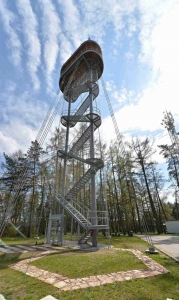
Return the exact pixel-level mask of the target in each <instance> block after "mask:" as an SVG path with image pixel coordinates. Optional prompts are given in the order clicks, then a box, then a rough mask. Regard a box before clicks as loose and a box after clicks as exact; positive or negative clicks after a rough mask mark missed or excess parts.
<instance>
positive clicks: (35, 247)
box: [0, 244, 54, 254]
mask: <svg viewBox="0 0 179 300" xmlns="http://www.w3.org/2000/svg"><path fill="white" fill-rule="evenodd" d="M49 249H54V247H53V246H50V245H40V244H39V245H14V246H8V247H7V248H4V247H2V246H1V247H0V252H3V253H6V254H9V253H15V252H22V253H24V252H28V251H31V252H34V251H48V250H49Z"/></svg>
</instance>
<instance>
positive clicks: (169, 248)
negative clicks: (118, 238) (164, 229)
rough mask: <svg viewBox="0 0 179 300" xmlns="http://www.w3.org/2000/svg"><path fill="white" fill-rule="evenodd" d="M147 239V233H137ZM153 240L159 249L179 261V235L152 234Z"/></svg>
mask: <svg viewBox="0 0 179 300" xmlns="http://www.w3.org/2000/svg"><path fill="white" fill-rule="evenodd" d="M137 236H138V237H140V238H141V239H143V240H144V241H146V237H145V235H137ZM151 238H152V242H153V244H154V246H156V247H157V248H158V249H159V250H161V251H163V252H164V253H166V254H167V255H169V256H170V257H172V258H174V259H175V260H177V261H179V236H174V235H168V234H167V235H151Z"/></svg>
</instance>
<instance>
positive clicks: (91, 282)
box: [11, 248, 169, 291]
mask: <svg viewBox="0 0 179 300" xmlns="http://www.w3.org/2000/svg"><path fill="white" fill-rule="evenodd" d="M111 251H130V252H132V253H133V254H134V255H135V256H136V257H137V258H138V259H140V260H141V261H142V262H143V263H144V264H145V265H146V267H147V268H146V269H141V270H130V271H125V272H117V273H110V274H106V275H97V276H89V277H84V278H75V279H70V278H68V277H66V276H62V275H59V274H56V273H52V272H48V271H44V270H42V269H39V268H37V267H35V266H31V265H29V259H25V260H23V261H20V262H18V263H16V264H14V265H11V268H12V269H14V270H17V271H20V272H23V273H25V274H26V275H29V276H31V277H35V278H37V279H39V280H41V281H43V282H46V283H48V284H52V285H53V286H55V287H56V288H58V289H60V290H61V291H69V290H76V289H84V288H87V287H95V286H101V285H104V284H107V283H114V282H120V281H125V280H132V279H137V278H145V277H151V276H156V275H160V274H165V273H168V272H169V271H168V270H167V269H165V268H164V267H163V266H161V265H160V264H158V263H157V262H155V261H153V260H152V259H151V258H149V257H148V256H146V255H144V254H142V253H141V252H140V251H138V250H132V249H118V248H114V249H111ZM55 252H58V251H56V250H51V251H46V252H43V253H41V254H39V255H38V256H36V257H35V258H32V259H31V261H34V260H37V259H39V258H41V257H42V256H44V255H48V254H51V253H55Z"/></svg>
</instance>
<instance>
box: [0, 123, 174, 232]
mask: <svg viewBox="0 0 179 300" xmlns="http://www.w3.org/2000/svg"><path fill="white" fill-rule="evenodd" d="M81 130H84V128H81ZM95 143H96V146H95V148H96V157H100V158H102V160H103V161H104V168H102V169H100V170H99V171H98V172H97V176H96V197H97V206H98V210H100V211H104V210H108V214H109V225H110V232H111V233H115V234H118V233H120V232H122V233H127V232H128V233H129V232H130V231H133V232H136V233H137V232H141V233H142V232H145V231H150V232H158V233H162V232H165V226H164V222H165V221H167V220H178V219H179V204H178V203H177V190H179V156H178V153H177V152H176V151H175V148H174V147H173V145H172V144H171V145H159V146H158V147H159V149H160V155H162V156H163V157H164V158H165V161H166V164H167V169H168V179H166V178H165V176H164V174H163V173H162V171H161V170H160V169H159V167H158V164H157V162H155V161H154V159H153V157H154V153H155V152H156V149H154V145H153V142H151V141H149V139H148V138H145V139H143V140H141V139H139V138H133V139H132V141H131V142H130V143H127V144H126V145H125V147H126V149H127V155H126V156H125V158H124V157H121V156H120V155H119V153H120V152H119V148H118V147H119V146H118V145H117V143H116V142H115V141H113V142H111V144H110V147H108V148H107V146H106V144H103V143H102V142H97V141H96V142H95ZM64 145H65V131H64V129H63V128H62V129H61V130H59V129H58V128H56V129H55V132H54V133H53V135H52V136H51V138H50V140H49V143H48V145H47V146H46V148H45V149H42V148H41V147H40V145H39V144H38V142H37V141H35V142H32V143H31V146H30V148H29V150H28V152H27V153H26V154H24V153H23V152H22V151H21V150H18V151H16V152H15V153H12V154H11V155H9V154H6V153H4V162H3V163H2V164H1V173H2V177H1V180H0V220H2V219H3V215H4V212H5V211H6V209H7V206H8V203H9V201H10V199H11V198H12V197H13V193H14V191H16V190H17V187H18V188H19V191H18V195H16V201H15V203H14V205H13V207H12V211H11V225H12V224H13V225H15V226H16V227H18V228H19V229H20V230H22V232H23V233H24V234H25V235H26V236H28V237H30V236H32V234H33V235H35V234H45V230H46V228H47V223H48V218H49V214H50V213H53V214H54V213H56V214H57V213H59V211H60V208H59V204H58V203H56V201H55V200H54V195H55V194H56V195H57V194H58V195H60V188H61V182H62V173H63V159H62V158H60V157H58V159H57V151H58V150H59V149H64ZM88 148H89V145H88V144H87V145H85V146H84V149H83V150H82V151H84V153H82V156H85V155H86V153H87V151H89V149H88ZM85 168H86V166H85V165H84V163H83V162H81V161H75V160H74V159H69V160H68V172H67V179H66V186H67V189H68V190H69V189H70V187H72V186H73V184H74V183H75V182H77V181H78V180H79V179H80V177H81V176H82V175H83V174H84V172H85ZM21 174H24V175H23V176H24V177H23V178H22V176H20V175H21ZM19 178H21V181H22V179H23V184H21V182H20V180H19ZM166 184H167V186H170V187H172V188H173V191H174V193H175V202H173V203H172V202H170V201H169V200H170V197H169V195H168V192H167V190H166ZM175 191H176V192H175ZM79 200H80V201H83V203H84V204H85V205H86V206H88V207H89V206H90V182H88V183H86V185H85V187H84V188H83V189H82V190H81V191H80V192H79V193H78V195H77V197H76V199H75V201H76V202H78V201H79ZM65 214H66V213H65ZM72 222H73V226H72ZM11 225H10V224H9V225H8V226H6V229H5V231H4V235H12V234H15V231H14V229H13V227H12V226H11ZM72 228H73V231H75V230H76V228H77V224H76V223H75V221H74V220H72V219H71V217H70V216H69V215H67V214H66V217H65V231H70V230H72Z"/></svg>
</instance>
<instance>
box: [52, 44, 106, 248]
mask: <svg viewBox="0 0 179 300" xmlns="http://www.w3.org/2000/svg"><path fill="white" fill-rule="evenodd" d="M74 70H76V71H75V72H74ZM102 71H103V60H102V52H101V49H100V47H99V45H98V44H97V43H96V42H94V41H92V40H88V41H86V42H84V43H83V44H82V45H81V46H80V47H79V48H78V49H77V50H76V51H75V53H74V54H73V55H72V56H71V57H70V58H69V60H68V61H67V62H66V63H65V64H64V65H63V66H62V69H61V75H60V81H59V85H60V89H61V91H62V92H63V91H64V90H65V87H66V85H67V84H68V80H69V78H71V74H74V76H73V78H72V80H71V84H70V88H69V89H68V91H67V92H66V93H65V96H64V98H65V100H66V101H67V102H68V111H64V112H63V113H62V117H61V123H62V125H63V126H64V127H66V145H65V149H59V150H58V157H60V158H61V159H63V160H64V168H63V180H62V192H61V195H60V196H57V195H56V196H55V199H56V201H58V202H59V204H60V207H61V209H62V211H63V209H64V210H65V211H66V212H67V213H68V214H70V215H71V217H72V218H73V219H74V220H75V221H77V223H78V224H79V225H80V226H81V227H82V228H83V229H85V234H84V236H83V237H82V238H81V239H79V241H78V244H79V245H80V247H82V248H84V245H88V243H87V242H88V239H89V238H92V247H97V231H98V230H100V229H108V228H109V224H108V213H107V211H106V210H103V211H98V210H97V204H96V192H95V176H96V173H97V171H98V170H99V169H101V168H103V165H104V163H103V161H102V159H101V158H97V157H95V154H94V153H95V146H94V131H95V130H96V129H97V128H99V126H100V125H101V116H100V111H99V110H98V109H97V108H95V107H94V99H95V98H96V97H97V96H98V94H99V87H98V85H97V83H96V82H97V80H98V79H99V78H100V77H101V75H102ZM84 92H87V93H88V95H87V97H86V99H85V100H84V101H83V102H82V103H81V104H80V105H79V107H78V108H77V109H76V110H74V111H73V110H71V104H72V103H73V102H75V101H76V100H77V99H78V97H79V96H80V95H81V94H82V93H84ZM79 122H80V123H86V124H88V125H87V128H86V129H85V130H84V132H83V133H80V132H79V134H77V136H76V138H75V140H73V141H72V143H71V144H70V145H68V141H69V132H70V128H72V127H74V126H75V125H76V124H78V123H79ZM86 143H89V144H90V152H89V153H88V154H87V155H86V154H85V155H81V153H83V151H82V150H83V147H84V146H85V145H86ZM70 159H74V160H77V161H80V162H82V163H83V164H84V165H85V172H84V174H83V175H82V176H81V178H80V179H79V180H78V181H77V182H75V183H74V185H73V186H72V187H71V188H70V189H67V185H66V176H67V171H66V169H67V161H68V160H70ZM87 166H88V169H87ZM88 182H91V197H90V199H91V200H90V205H89V206H88V207H87V206H85V205H84V203H83V201H82V200H81V201H80V200H79V199H78V194H79V192H80V191H81V190H82V189H83V188H84V187H85V185H86V184H87V183H88ZM88 246H89V245H88Z"/></svg>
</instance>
